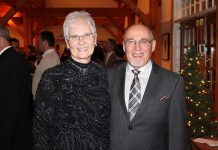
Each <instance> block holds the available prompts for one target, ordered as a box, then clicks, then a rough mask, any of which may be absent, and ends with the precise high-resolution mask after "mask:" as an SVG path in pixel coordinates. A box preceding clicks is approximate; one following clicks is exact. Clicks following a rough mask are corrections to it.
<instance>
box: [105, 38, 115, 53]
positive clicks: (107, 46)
mask: <svg viewBox="0 0 218 150" xmlns="http://www.w3.org/2000/svg"><path fill="white" fill-rule="evenodd" d="M103 48H104V50H105V52H106V53H109V52H110V51H112V50H113V47H112V45H111V43H110V41H109V40H106V41H104V43H103Z"/></svg>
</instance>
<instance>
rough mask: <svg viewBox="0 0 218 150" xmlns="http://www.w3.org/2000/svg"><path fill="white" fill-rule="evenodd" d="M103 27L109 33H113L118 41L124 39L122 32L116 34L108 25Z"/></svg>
mask: <svg viewBox="0 0 218 150" xmlns="http://www.w3.org/2000/svg"><path fill="white" fill-rule="evenodd" d="M103 28H104V29H105V30H106V31H107V32H108V33H109V34H111V35H112V36H113V37H114V38H115V39H116V41H117V42H118V43H122V41H123V38H122V37H123V35H122V34H119V35H117V34H115V33H114V31H113V30H111V29H110V28H109V27H108V26H103Z"/></svg>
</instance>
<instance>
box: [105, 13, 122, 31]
mask: <svg viewBox="0 0 218 150" xmlns="http://www.w3.org/2000/svg"><path fill="white" fill-rule="evenodd" d="M108 19H109V20H110V21H111V22H112V23H113V25H114V26H115V27H117V28H118V30H119V31H120V32H121V33H124V26H123V24H124V23H123V22H124V21H122V20H120V19H119V20H116V19H114V18H113V17H108Z"/></svg>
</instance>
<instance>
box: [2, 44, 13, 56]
mask: <svg viewBox="0 0 218 150" xmlns="http://www.w3.org/2000/svg"><path fill="white" fill-rule="evenodd" d="M10 47H11V46H7V47H5V48H3V49H2V50H1V51H0V55H2V53H4V51H6V50H7V49H8V48H10Z"/></svg>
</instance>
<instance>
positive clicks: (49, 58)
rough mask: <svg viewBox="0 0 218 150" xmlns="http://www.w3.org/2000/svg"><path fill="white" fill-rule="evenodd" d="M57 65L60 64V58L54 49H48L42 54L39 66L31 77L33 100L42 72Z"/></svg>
mask: <svg viewBox="0 0 218 150" xmlns="http://www.w3.org/2000/svg"><path fill="white" fill-rule="evenodd" d="M59 63H60V58H59V56H58V54H57V53H56V51H55V50H54V49H49V50H47V51H45V52H44V53H43V55H42V59H41V60H40V62H39V64H38V65H37V66H36V70H35V73H34V76H33V81H32V94H33V99H35V94H36V91H37V87H38V84H39V81H40V80H41V76H42V74H43V73H44V71H45V70H46V69H48V68H51V67H54V66H56V65H58V64H59Z"/></svg>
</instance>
